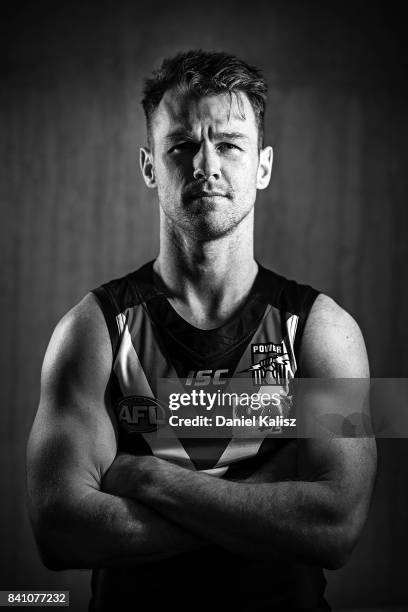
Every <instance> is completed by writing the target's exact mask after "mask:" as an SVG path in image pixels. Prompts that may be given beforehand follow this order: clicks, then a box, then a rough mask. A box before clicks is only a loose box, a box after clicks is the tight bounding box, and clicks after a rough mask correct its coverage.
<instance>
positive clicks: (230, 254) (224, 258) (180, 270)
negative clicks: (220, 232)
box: [154, 211, 257, 329]
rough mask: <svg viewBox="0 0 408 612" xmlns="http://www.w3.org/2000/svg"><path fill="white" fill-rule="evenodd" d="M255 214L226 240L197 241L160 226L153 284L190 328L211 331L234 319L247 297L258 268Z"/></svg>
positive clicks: (164, 224)
mask: <svg viewBox="0 0 408 612" xmlns="http://www.w3.org/2000/svg"><path fill="white" fill-rule="evenodd" d="M253 246H254V245H253V211H252V212H251V213H250V214H249V215H247V217H245V219H243V220H242V221H241V223H240V224H239V225H238V226H237V227H236V228H235V229H234V230H233V231H232V232H231V233H230V234H228V235H226V236H223V237H221V238H218V239H216V240H207V241H200V240H198V239H197V238H194V237H192V236H188V235H186V234H185V233H181V232H180V231H178V230H177V228H174V227H173V226H169V223H168V221H167V218H166V217H165V215H163V214H162V215H161V220H160V253H159V256H158V258H157V259H156V262H155V265H154V270H155V273H156V281H157V283H158V284H159V285H160V287H161V289H163V290H164V291H165V293H166V294H167V297H168V299H169V300H170V302H171V303H172V305H173V307H174V308H175V310H176V311H177V312H179V314H180V315H181V316H183V318H185V319H186V320H188V321H189V322H190V323H192V324H193V325H196V326H198V327H202V328H203V329H209V328H211V327H217V326H219V325H221V324H222V323H223V322H225V320H227V319H228V318H229V317H230V316H232V315H233V314H234V312H235V311H236V310H237V309H238V308H239V307H240V306H241V305H242V303H243V302H244V301H245V299H246V297H247V296H248V294H249V292H250V290H251V287H252V285H253V282H254V280H255V276H256V273H257V264H256V262H255V259H254V250H253Z"/></svg>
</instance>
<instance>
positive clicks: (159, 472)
mask: <svg viewBox="0 0 408 612" xmlns="http://www.w3.org/2000/svg"><path fill="white" fill-rule="evenodd" d="M301 358H302V371H303V372H304V374H305V375H306V376H310V377H332V378H340V377H341V378H347V377H360V378H364V377H367V376H368V362H367V356H366V351H365V346H364V342H363V339H362V336H361V333H360V331H359V329H358V326H357V325H356V323H355V322H354V321H353V319H352V318H351V317H350V316H349V315H347V313H345V312H344V311H342V310H341V309H340V308H339V307H338V306H337V305H335V304H334V302H332V300H329V298H326V297H325V296H321V297H319V298H318V300H317V302H316V304H315V306H314V308H313V310H312V312H311V314H310V317H309V320H308V323H307V326H306V330H305V334H304V338H303V346H302V355H301ZM118 461H119V462H122V463H124V464H127V465H128V468H129V470H130V471H131V472H132V479H131V481H129V482H127V483H125V482H123V483H122V486H123V487H124V489H125V490H126V492H127V494H128V495H129V496H134V497H135V498H136V499H139V500H140V501H142V502H143V503H145V504H146V505H148V506H149V507H151V508H153V509H155V510H157V511H158V512H160V513H161V514H162V515H163V516H165V517H167V518H170V519H172V520H174V521H175V522H177V523H179V524H180V525H183V526H185V527H186V528H187V529H190V530H192V531H194V532H195V533H196V534H197V535H199V536H200V537H204V538H208V539H209V540H211V541H213V542H215V543H217V544H219V545H221V546H223V547H225V548H227V549H230V550H233V551H236V552H240V553H242V554H252V555H254V556H263V555H268V554H270V551H276V550H278V551H280V553H281V554H284V555H291V556H294V557H296V558H298V559H302V560H303V561H307V562H309V563H316V564H319V565H322V566H324V567H327V568H336V567H339V566H341V565H342V564H343V563H344V562H345V560H346V559H347V558H348V555H349V554H350V552H351V550H352V548H353V547H354V545H355V543H356V541H357V539H358V536H359V533H360V531H361V528H362V525H363V523H364V521H365V517H366V514H367V510H368V505H369V500H370V496H371V489H372V484H373V479H374V474H375V465H376V448H375V442H374V441H373V440H372V439H369V438H360V439H346V438H333V437H332V438H329V437H327V438H320V439H304V440H299V441H298V449H297V464H298V465H297V471H298V476H297V478H296V479H294V480H289V481H280V482H263V483H258V482H251V480H250V479H249V481H248V482H244V483H237V482H231V481H227V480H220V479H216V478H213V477H211V476H208V475H205V474H200V473H194V472H189V471H187V470H185V469H183V468H180V467H178V466H174V465H171V464H169V463H168V462H165V461H161V460H158V459H155V458H152V457H144V458H142V459H140V460H136V461H135V460H134V459H133V458H132V457H128V456H123V457H120V458H118ZM115 469H116V465H115V464H113V466H112V472H111V473H112V474H114V472H115ZM265 469H266V478H265V480H267V469H268V466H266V468H265ZM109 479H110V474H109V472H108V474H107V478H106V485H105V486H106V487H107V489H109ZM203 517H207V520H203Z"/></svg>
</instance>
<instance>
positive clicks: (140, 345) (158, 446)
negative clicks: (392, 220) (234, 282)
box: [90, 262, 328, 612]
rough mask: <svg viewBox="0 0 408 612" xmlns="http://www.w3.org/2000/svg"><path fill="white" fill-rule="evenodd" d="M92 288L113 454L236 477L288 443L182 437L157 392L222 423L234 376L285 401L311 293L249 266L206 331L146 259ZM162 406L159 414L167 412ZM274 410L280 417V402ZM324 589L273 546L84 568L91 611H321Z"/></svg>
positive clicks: (265, 435)
mask: <svg viewBox="0 0 408 612" xmlns="http://www.w3.org/2000/svg"><path fill="white" fill-rule="evenodd" d="M93 293H94V294H95V296H96V297H97V299H98V302H99V304H100V307H101V309H102V312H103V314H104V316H105V320H106V324H107V327H108V329H109V334H110V338H111V342H112V350H113V366H112V373H111V378H110V382H109V387H110V396H111V401H112V406H113V408H114V411H115V414H116V421H117V427H118V452H126V453H131V454H134V455H147V454H149V455H155V456H156V457H159V458H161V459H165V460H167V461H171V462H173V463H176V464H178V465H180V466H183V467H185V468H188V469H191V470H197V471H204V472H206V473H208V474H211V475H213V476H216V477H219V478H238V479H239V477H240V476H241V477H243V476H245V475H250V473H251V472H252V471H254V470H256V468H257V466H259V465H260V464H262V463H263V461H265V459H266V458H268V459H269V458H270V457H272V456H273V454H274V453H277V452H278V451H279V450H280V449H281V448H282V445H284V444H287V443H288V442H289V440H290V438H288V437H281V436H274V435H271V428H268V427H267V426H265V427H258V430H257V431H259V435H258V434H256V435H254V434H253V433H252V435H250V436H242V435H241V436H234V435H233V434H231V429H228V428H225V432H226V433H225V435H224V434H223V435H220V434H218V435H214V436H212V435H211V434H209V433H208V432H206V434H205V435H204V434H203V435H202V437H201V436H200V435H197V434H196V435H194V436H187V435H185V433H184V434H183V431H184V432H185V430H181V431H182V433H180V428H179V427H178V426H177V424H178V421H179V420H180V419H179V415H182V414H184V415H185V414H186V410H187V409H186V408H184V409H183V408H182V410H181V411H179V410H177V411H176V410H175V411H174V412H173V413H172V415H177V418H176V417H174V418H172V419H171V418H167V419H164V421H163V423H162V424H161V425H159V424H158V423H160V419H159V418H158V416H157V415H158V412H159V409H160V410H163V401H162V397H161V393H162V391H161V387H163V384H164V385H165V383H166V381H169V384H170V383H171V384H174V388H177V389H180V390H181V391H184V392H186V393H187V394H189V395H188V396H189V397H191V396H192V395H193V396H194V397H198V398H201V400H203V399H204V400H206V398H209V397H211V398H213V405H212V406H211V408H212V410H211V411H209V410H208V412H207V415H208V414H210V412H211V416H212V417H214V419H215V418H218V419H219V420H221V419H222V418H224V422H225V416H224V417H222V416H221V413H220V412H219V409H218V408H217V406H216V405H214V402H215V399H214V398H217V397H218V398H219V397H220V392H223V391H224V390H225V389H226V388H227V385H228V383H231V381H236V380H237V379H238V380H239V379H240V378H243V379H244V380H245V382H246V383H247V381H250V382H249V384H250V385H251V387H252V388H253V390H254V391H262V390H270V389H274V388H276V389H280V390H281V392H283V393H284V394H285V390H286V392H287V390H288V388H289V385H290V381H291V380H292V379H294V378H297V377H300V376H301V373H300V370H299V349H300V342H301V339H302V334H303V330H304V326H305V323H306V320H307V316H308V314H309V312H310V309H311V307H312V305H313V302H314V300H315V299H316V297H317V295H318V292H317V291H316V290H314V289H313V288H311V287H309V286H307V285H300V284H298V283H296V282H295V281H292V280H287V279H285V278H284V277H283V276H280V275H278V274H276V273H275V272H272V271H271V270H267V269H266V268H264V267H262V266H260V265H258V274H257V276H256V279H255V282H254V285H253V287H252V290H251V293H250V295H249V297H248V298H247V300H246V302H245V304H244V305H243V306H242V307H241V308H240V309H239V310H238V311H237V313H236V314H235V315H234V316H233V317H232V318H231V319H230V320H229V321H227V322H226V323H225V324H224V325H222V326H221V327H218V328H216V329H210V330H202V329H198V328H196V327H194V326H193V325H191V324H189V323H188V322H187V321H185V320H184V319H183V318H182V317H181V316H180V315H179V314H178V313H177V312H176V311H175V310H174V309H173V307H172V306H171V305H170V302H169V301H168V299H167V297H166V295H165V293H164V292H162V291H160V290H159V289H158V288H157V287H156V284H155V282H154V272H153V262H149V263H147V264H145V265H144V266H142V267H141V268H140V269H139V270H137V271H135V272H132V273H130V274H128V275H127V276H124V277H122V278H119V279H115V280H113V281H110V282H108V283H106V284H104V285H102V286H100V287H98V288H97V289H95V290H94V291H93ZM175 381H176V382H175ZM209 390H210V391H211V392H209ZM282 390H283V391H282ZM193 391H195V395H194V393H193ZM200 393H201V395H200ZM217 393H218V395H217ZM181 395H182V394H181V393H179V394H173V396H174V397H176V396H181ZM159 396H160V397H159ZM284 406H285V417H288V418H287V419H285V422H286V423H290V420H291V419H290V417H291V403H290V402H289V401H286V403H284ZM178 407H179V406H178ZM173 408H174V407H173ZM207 408H208V407H207ZM238 408H239V407H238ZM164 410H165V412H166V411H167V414H168V413H169V406H165V407H164ZM217 410H218V413H217ZM245 410H246V411H247V410H248V409H244V412H245ZM223 411H224V412H223V414H224V415H225V408H223ZM238 413H239V412H238V411H237V407H235V413H234V414H235V416H236V415H237V414H238ZM246 414H248V413H247V412H246ZM274 415H275V417H281V418H282V409H281V407H280V408H279V410H277V411H275V413H274ZM292 416H293V415H292ZM241 417H242V408H241ZM208 418H209V417H208ZM155 419H156V426H155ZM275 422H276V423H278V425H277V427H276V431H279V430H280V427H279V425H280V423H279V421H275ZM282 422H283V420H282ZM170 423H173V424H172V425H171V424H170ZM201 424H203V422H201ZM159 427H160V428H161V429H160V431H159ZM163 430H164V431H163ZM201 431H204V430H203V429H202V430H201ZM203 520H209V521H211V517H208V516H206V517H205V516H203ZM325 584H326V583H325V579H324V576H323V572H322V570H321V568H317V567H312V566H307V565H303V564H299V563H294V562H293V559H289V558H285V557H284V556H282V557H280V556H279V555H278V556H276V554H275V551H272V552H271V558H270V559H263V560H259V559H255V558H254V557H251V555H248V556H243V555H238V554H236V553H232V552H229V551H226V550H224V549H221V548H219V547H217V546H215V545H214V546H207V547H204V548H202V549H200V550H196V551H192V552H188V553H184V554H180V555H177V556H174V557H171V558H169V559H167V560H164V561H158V562H149V563H145V564H141V563H140V564H133V565H124V566H121V567H110V568H105V569H98V570H94V571H93V576H92V599H91V603H90V610H94V611H98V612H99V611H105V610H106V611H107V610H112V609H120V610H135V611H136V610H141V611H142V610H152V609H156V608H157V609H159V608H160V607H161V606H164V605H166V606H168V605H170V606H172V607H174V608H175V609H179V610H187V609H194V608H195V609H198V608H204V607H208V606H211V607H212V608H213V609H218V608H220V607H221V606H228V609H229V607H230V606H231V609H236V610H258V609H262V610H268V609H270V610H273V609H278V610H279V609H290V607H308V608H309V609H310V608H311V609H328V608H327V607H326V603H325V601H324V599H323V592H324V587H325Z"/></svg>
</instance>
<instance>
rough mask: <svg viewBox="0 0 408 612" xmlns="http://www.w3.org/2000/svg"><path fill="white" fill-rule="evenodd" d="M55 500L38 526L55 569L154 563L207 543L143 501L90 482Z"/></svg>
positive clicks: (44, 551)
mask: <svg viewBox="0 0 408 612" xmlns="http://www.w3.org/2000/svg"><path fill="white" fill-rule="evenodd" d="M67 497H68V496H66V497H65V498H64V499H61V500H60V501H56V502H54V503H53V504H50V505H49V508H48V510H45V511H44V512H43V515H42V519H41V521H39V523H38V527H37V529H36V532H37V539H38V541H39V546H40V551H41V552H42V556H43V560H44V563H45V564H46V565H47V566H48V567H49V568H50V569H68V568H94V567H107V566H111V565H124V564H132V563H149V562H152V561H156V560H160V559H164V558H167V557H171V556H174V555H177V554H180V553H183V552H185V551H188V550H191V549H194V548H199V547H200V546H203V543H202V542H201V541H200V539H199V537H197V536H194V535H193V534H192V533H189V532H188V531H186V530H185V529H184V528H182V527H180V526H178V525H177V524H175V523H173V522H172V521H171V520H169V519H166V518H164V517H163V516H161V515H160V514H158V513H157V512H156V511H155V510H153V509H150V508H147V507H145V506H144V505H143V504H142V503H140V502H138V501H136V500H134V499H133V500H132V499H128V498H125V497H119V496H116V495H111V494H108V493H104V492H102V491H99V490H97V489H93V488H91V487H88V490H87V491H83V493H82V495H81V496H79V495H78V494H77V493H75V495H72V496H70V497H71V499H68V498H67Z"/></svg>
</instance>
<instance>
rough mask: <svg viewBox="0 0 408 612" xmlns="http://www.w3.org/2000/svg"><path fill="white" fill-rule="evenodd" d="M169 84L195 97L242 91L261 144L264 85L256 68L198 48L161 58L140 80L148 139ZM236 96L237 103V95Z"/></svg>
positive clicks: (265, 87)
mask: <svg viewBox="0 0 408 612" xmlns="http://www.w3.org/2000/svg"><path fill="white" fill-rule="evenodd" d="M173 88H177V89H179V90H181V91H184V92H185V93H187V94H190V95H192V96H194V97H197V98H202V97H204V96H208V95H216V94H224V93H227V94H229V96H230V99H231V102H232V95H233V94H235V95H236V94H238V93H239V92H244V93H245V94H246V95H247V97H248V100H249V102H250V103H251V106H252V109H253V111H254V114H255V119H256V125H257V128H258V146H259V148H261V147H262V143H263V133H264V121H265V104H266V96H267V91H268V86H267V84H266V81H265V79H264V78H263V76H262V73H261V71H260V70H259V69H258V68H255V67H254V66H250V65H249V64H247V63H246V62H244V61H243V60H241V59H239V58H238V57H236V56H235V55H230V54H229V53H223V52H216V51H212V52H208V51H203V50H202V49H198V50H192V51H186V52H183V53H178V54H177V55H175V56H174V57H171V58H166V59H164V60H163V62H162V64H161V66H160V68H159V69H158V70H155V71H154V72H153V73H152V76H151V77H149V78H147V79H146V80H145V83H144V89H143V99H142V105H143V109H144V112H145V116H146V123H147V134H148V138H149V141H150V136H151V123H152V117H153V114H154V111H155V110H156V108H157V107H158V106H159V104H160V101H161V99H162V98H163V96H164V94H165V93H166V91H168V90H169V89H173ZM236 99H237V102H238V104H239V102H240V101H239V97H238V96H237V95H236ZM241 110H242V109H241Z"/></svg>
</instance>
